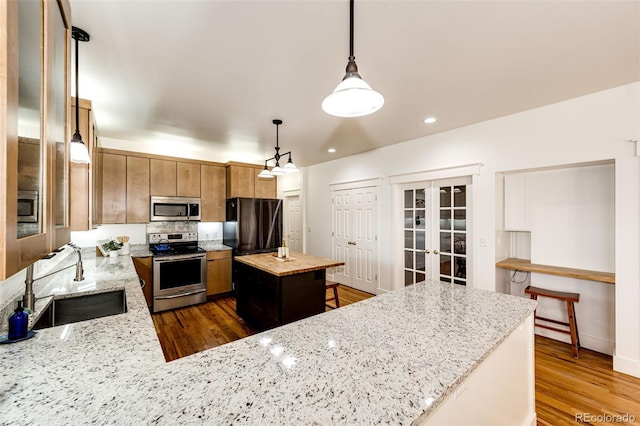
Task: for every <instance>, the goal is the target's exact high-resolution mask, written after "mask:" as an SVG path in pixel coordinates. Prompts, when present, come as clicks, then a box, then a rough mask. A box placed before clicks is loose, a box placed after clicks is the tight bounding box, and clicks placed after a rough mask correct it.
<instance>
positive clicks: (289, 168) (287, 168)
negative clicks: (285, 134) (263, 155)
mask: <svg viewBox="0 0 640 426" xmlns="http://www.w3.org/2000/svg"><path fill="white" fill-rule="evenodd" d="M273 124H275V125H276V146H275V150H276V154H275V155H274V156H273V157H271V158H267V159H266V160H264V169H262V171H261V172H260V174H258V177H262V178H272V177H274V176H282V175H284V174H286V173H295V172H298V171H299V170H298V168H297V167H296V165H295V164H293V161H292V160H291V151H289V152H285V153H284V154H280V141H279V132H278V128H279V126H280V125H281V124H282V120H278V119H275V120H273ZM285 155H288V156H289V161H287V164H285V165H284V167H280V158H282V157H284V156H285ZM271 160H275V161H276V165H275V166H273V168H272V169H271V170H269V169H268V167H267V162H269V161H271Z"/></svg>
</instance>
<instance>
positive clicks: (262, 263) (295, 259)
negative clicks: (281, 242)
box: [234, 252, 344, 277]
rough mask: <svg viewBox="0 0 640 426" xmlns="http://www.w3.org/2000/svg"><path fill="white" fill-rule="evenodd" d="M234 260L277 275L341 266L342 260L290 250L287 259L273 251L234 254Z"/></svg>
mask: <svg viewBox="0 0 640 426" xmlns="http://www.w3.org/2000/svg"><path fill="white" fill-rule="evenodd" d="M234 260H236V261H238V262H240V263H244V264H245V265H249V266H251V267H254V268H256V269H259V270H261V271H264V272H268V273H270V274H272V275H275V276H277V277H284V276H287V275H295V274H301V273H303V272H312V271H318V270H320V269H327V268H332V267H334V266H342V265H344V262H339V261H337V260H332V259H325V258H324V257H316V256H311V255H308V254H304V253H298V252H290V253H289V260H283V259H278V258H277V257H276V256H274V253H260V254H249V255H246V256H236V257H234Z"/></svg>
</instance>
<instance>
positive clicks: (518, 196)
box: [504, 174, 531, 231]
mask: <svg viewBox="0 0 640 426" xmlns="http://www.w3.org/2000/svg"><path fill="white" fill-rule="evenodd" d="M530 211H531V190H530V189H529V180H528V176H527V175H525V174H518V175H505V176H504V229H505V231H531V223H530V222H531V214H530Z"/></svg>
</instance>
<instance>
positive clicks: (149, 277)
mask: <svg viewBox="0 0 640 426" xmlns="http://www.w3.org/2000/svg"><path fill="white" fill-rule="evenodd" d="M131 260H133V266H134V267H135V268H136V273H137V274H138V277H139V278H140V279H141V280H142V281H143V282H144V287H143V288H142V292H143V293H144V298H145V300H146V301H147V306H148V307H149V308H150V307H151V302H152V292H153V272H152V271H153V269H152V258H151V257H132V258H131Z"/></svg>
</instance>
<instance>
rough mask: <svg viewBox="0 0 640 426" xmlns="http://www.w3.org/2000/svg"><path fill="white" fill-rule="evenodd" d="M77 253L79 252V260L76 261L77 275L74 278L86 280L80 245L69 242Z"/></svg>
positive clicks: (75, 279)
mask: <svg viewBox="0 0 640 426" xmlns="http://www.w3.org/2000/svg"><path fill="white" fill-rule="evenodd" d="M69 245H70V246H71V247H73V249H74V250H75V252H76V253H78V261H77V262H76V277H75V278H74V279H73V280H74V281H82V280H84V275H83V274H84V269H82V254H80V247H78V246H76V245H74V244H73V243H70V244H69Z"/></svg>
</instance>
